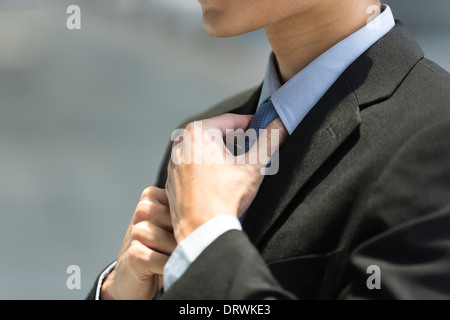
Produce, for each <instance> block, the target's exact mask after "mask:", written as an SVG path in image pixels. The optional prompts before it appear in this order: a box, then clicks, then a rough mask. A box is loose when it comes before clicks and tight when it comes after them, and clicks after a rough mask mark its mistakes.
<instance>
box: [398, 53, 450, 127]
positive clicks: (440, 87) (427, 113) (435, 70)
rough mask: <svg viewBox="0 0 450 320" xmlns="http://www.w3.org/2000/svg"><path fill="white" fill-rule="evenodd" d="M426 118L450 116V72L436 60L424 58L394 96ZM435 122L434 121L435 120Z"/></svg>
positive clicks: (440, 118)
mask: <svg viewBox="0 0 450 320" xmlns="http://www.w3.org/2000/svg"><path fill="white" fill-rule="evenodd" d="M395 96H396V97H397V98H400V100H403V102H402V103H401V104H402V105H404V106H406V107H407V108H408V109H409V111H410V112H412V111H413V110H414V111H415V113H417V114H421V115H422V116H423V117H424V118H423V120H425V119H429V120H431V119H434V120H435V121H437V122H440V121H441V120H442V119H443V118H446V119H448V118H450V74H449V73H448V72H447V71H446V70H444V69H443V68H442V67H440V66H439V65H438V64H436V63H435V62H433V61H431V60H428V59H422V60H420V61H419V62H418V63H417V64H416V65H415V66H414V67H413V68H412V70H411V71H410V72H409V74H408V76H407V77H406V78H405V79H404V81H403V82H402V83H401V84H400V86H399V88H398V89H397V92H396V94H394V97H395ZM396 101H397V102H399V100H398V99H396ZM433 122H434V121H433Z"/></svg>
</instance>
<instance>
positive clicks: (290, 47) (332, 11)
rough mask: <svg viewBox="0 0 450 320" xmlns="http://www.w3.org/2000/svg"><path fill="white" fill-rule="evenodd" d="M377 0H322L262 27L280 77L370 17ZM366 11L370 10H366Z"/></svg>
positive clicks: (289, 75) (285, 78)
mask: <svg viewBox="0 0 450 320" xmlns="http://www.w3.org/2000/svg"><path fill="white" fill-rule="evenodd" d="M373 5H376V6H378V7H380V1H379V0H358V1H354V0H338V1H336V0H322V1H321V2H320V3H319V4H317V5H315V6H314V7H313V8H309V9H308V10H305V11H304V12H302V13H300V14H297V15H294V16H291V17H289V18H287V19H284V20H281V21H278V22H276V23H274V24H271V25H268V26H266V27H265V31H266V36H267V39H268V40H269V43H270V45H271V47H272V50H273V52H274V53H275V56H276V58H277V62H278V69H279V70H278V71H279V75H280V81H281V82H282V83H284V82H286V81H288V80H289V79H290V78H292V77H293V76H294V75H295V74H296V73H298V72H299V71H301V70H303V69H304V68H305V67H306V66H307V65H308V64H310V63H311V62H312V61H313V60H315V59H316V58H317V57H319V56H320V55H321V54H322V53H324V52H325V51H327V50H328V49H330V48H331V47H332V46H334V45H335V44H337V43H338V42H340V41H342V40H343V39H345V38H346V37H348V36H349V35H351V34H352V33H354V32H356V31H358V30H359V29H361V28H362V27H364V26H365V25H366V24H367V22H368V21H370V20H369V19H371V18H373V17H372V16H373V14H374V13H373V11H372V10H368V8H369V6H373ZM368 11H369V13H368Z"/></svg>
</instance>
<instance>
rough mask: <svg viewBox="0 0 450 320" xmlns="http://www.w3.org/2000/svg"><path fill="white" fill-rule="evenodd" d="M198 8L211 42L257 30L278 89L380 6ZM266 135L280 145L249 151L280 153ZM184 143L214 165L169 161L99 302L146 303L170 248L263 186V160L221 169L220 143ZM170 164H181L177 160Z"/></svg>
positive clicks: (243, 121) (274, 1) (217, 2)
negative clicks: (272, 61) (272, 60)
mask: <svg viewBox="0 0 450 320" xmlns="http://www.w3.org/2000/svg"><path fill="white" fill-rule="evenodd" d="M199 2H200V4H201V6H202V11H203V25H204V27H205V30H206V31H207V32H208V33H209V34H211V35H212V36H215V37H230V36H236V35H240V34H244V33H247V32H250V31H254V30H256V29H260V28H264V29H265V32H266V36H267V39H268V41H269V43H270V45H271V47H272V50H273V52H274V53H275V56H276V60H277V65H278V73H279V77H280V81H281V82H282V83H284V82H286V81H288V80H289V79H290V78H291V77H293V76H294V75H295V74H296V73H298V72H299V71H301V70H302V69H303V68H305V67H306V66H307V65H308V64H309V63H311V62H312V61H313V60H314V59H316V58H317V57H318V56H320V55H321V54H322V53H323V52H325V51H326V50H328V49H329V48H331V47H332V46H333V45H335V44H336V43H338V42H339V41H341V40H343V39H344V38H346V37H347V36H349V35H350V34H352V33H354V32H355V31H357V30H359V29H361V28H362V27H363V26H364V25H365V24H367V22H368V21H369V19H370V18H373V16H372V12H371V11H369V13H368V8H369V7H370V6H373V5H376V6H380V2H379V1H378V0H308V1H307V0H226V1H225V0H199ZM251 118H252V117H251V116H238V115H230V114H226V115H222V116H219V117H216V118H212V119H206V120H204V121H203V122H202V123H203V130H204V131H205V130H207V129H208V128H213V129H218V130H220V131H221V132H223V131H224V130H225V129H239V128H240V129H243V130H245V129H246V128H247V127H248V124H249V123H250V120H251ZM186 129H187V130H188V131H190V132H191V133H193V130H194V125H193V124H189V125H188V126H187V127H186ZM267 129H268V132H270V131H271V130H279V137H280V139H279V140H277V141H271V140H266V139H265V136H261V137H260V140H259V141H258V142H257V144H256V145H258V146H259V147H262V148H267V150H269V149H270V150H274V149H277V148H279V147H280V146H281V145H282V144H283V143H284V141H285V140H286V139H287V137H288V134H287V133H286V130H285V128H284V126H283V124H282V123H281V121H279V120H275V121H273V122H272V123H270V124H269V125H268V127H267ZM191 136H193V135H191ZM205 137H206V138H205ZM191 142H192V145H193V146H194V148H193V149H194V150H195V148H197V150H198V148H199V145H198V144H199V143H200V144H202V149H203V150H207V151H206V152H203V153H202V157H203V159H209V160H210V159H213V160H216V161H209V162H212V164H211V163H206V162H205V161H204V162H203V164H191V165H189V164H184V163H181V164H175V163H174V162H173V161H170V162H169V164H168V179H167V183H166V189H157V188H148V189H146V190H145V191H144V193H143V194H142V197H141V200H140V202H139V204H138V206H137V208H136V211H135V213H134V215H133V218H132V220H131V222H130V225H129V226H128V229H127V233H126V235H125V238H124V241H123V244H122V247H121V249H120V252H119V254H118V258H117V265H116V268H115V270H114V271H113V272H112V273H111V274H110V275H109V276H108V277H107V278H106V280H105V281H104V283H103V285H102V289H101V298H102V299H152V298H153V297H154V296H155V294H156V292H157V291H158V290H159V289H160V288H162V286H163V282H162V274H163V269H164V265H165V263H166V262H167V260H168V258H169V256H170V254H171V253H172V252H173V250H174V249H175V247H176V245H177V243H180V242H181V241H183V240H184V239H185V238H186V237H187V236H189V235H190V234H191V233H192V232H193V231H194V230H195V229H196V228H198V227H199V226H200V225H202V224H203V223H205V222H207V221H209V220H210V219H213V218H214V217H216V216H218V215H223V214H228V215H232V216H235V217H239V216H240V215H242V213H243V212H245V210H246V209H247V208H248V207H249V205H250V204H251V202H252V201H253V199H254V197H255V196H256V193H257V191H258V189H259V187H260V185H261V183H262V181H263V179H264V176H262V175H261V172H260V169H261V168H262V167H264V166H265V163H266V162H267V161H268V158H267V159H260V160H261V161H259V162H258V163H257V164H249V163H248V161H247V162H246V164H236V163H237V161H234V164H229V163H228V164H227V162H226V160H225V158H224V154H225V155H228V156H230V155H229V154H226V152H225V153H224V145H223V142H220V141H214V142H213V141H212V140H211V139H208V136H207V135H205V136H204V139H200V141H193V140H192V141H191ZM175 145H176V143H175V144H174V146H175ZM269 146H272V148H269ZM273 147H275V148H273ZM250 152H252V151H250ZM175 156H176V157H181V155H180V154H175ZM243 157H248V154H247V155H243ZM228 159H229V158H228ZM220 162H222V164H219V163H220ZM177 163H178V162H177ZM205 199H208V201H205Z"/></svg>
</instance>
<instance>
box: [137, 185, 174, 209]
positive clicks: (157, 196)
mask: <svg viewBox="0 0 450 320" xmlns="http://www.w3.org/2000/svg"><path fill="white" fill-rule="evenodd" d="M140 200H149V201H157V202H159V203H161V204H163V205H165V206H168V205H169V201H168V200H167V195H166V191H165V190H164V189H160V188H157V187H148V188H146V189H145V190H144V191H143V192H142V194H141V199H140Z"/></svg>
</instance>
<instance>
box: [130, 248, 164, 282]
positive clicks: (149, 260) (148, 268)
mask: <svg viewBox="0 0 450 320" xmlns="http://www.w3.org/2000/svg"><path fill="white" fill-rule="evenodd" d="M127 260H128V263H129V264H130V267H132V268H133V269H134V270H136V272H137V273H138V274H141V275H143V276H144V277H146V276H150V275H153V274H163V272H164V266H165V264H166V263H167V260H169V256H168V255H166V254H163V253H160V252H158V251H155V250H152V249H150V248H148V247H147V246H146V245H144V244H143V243H142V242H140V241H133V242H132V244H131V247H130V249H129V250H128V259H127Z"/></svg>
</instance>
